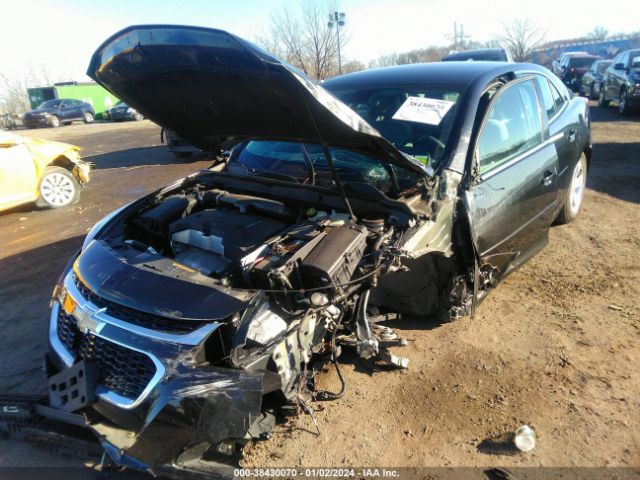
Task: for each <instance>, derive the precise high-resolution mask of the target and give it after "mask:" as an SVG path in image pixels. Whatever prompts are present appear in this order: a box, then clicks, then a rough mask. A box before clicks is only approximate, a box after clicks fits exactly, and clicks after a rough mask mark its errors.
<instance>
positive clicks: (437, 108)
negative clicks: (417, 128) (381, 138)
mask: <svg viewBox="0 0 640 480" xmlns="http://www.w3.org/2000/svg"><path fill="white" fill-rule="evenodd" d="M454 104H455V102H450V101H448V100H436V99H435V98H422V97H409V98H407V99H406V100H405V101H404V103H403V104H402V106H401V107H400V108H399V109H398V111H397V112H396V113H394V114H393V117H392V118H393V119H394V120H406V121H408V122H418V123H426V124H428V125H440V122H441V121H442V119H443V118H444V116H445V115H446V114H447V112H448V111H449V110H450V109H451V107H453V105H454Z"/></svg>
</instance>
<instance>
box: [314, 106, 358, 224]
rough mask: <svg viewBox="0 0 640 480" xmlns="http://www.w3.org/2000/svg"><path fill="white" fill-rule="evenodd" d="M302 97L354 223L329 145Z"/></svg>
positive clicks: (332, 174) (356, 219) (355, 218)
mask: <svg viewBox="0 0 640 480" xmlns="http://www.w3.org/2000/svg"><path fill="white" fill-rule="evenodd" d="M302 98H303V99H304V104H305V106H306V107H307V112H308V113H309V117H310V118H311V123H313V128H314V129H315V131H316V134H317V135H318V140H319V141H320V144H321V145H322V152H323V153H324V157H325V158H326V159H327V164H328V165H329V170H331V176H332V177H333V179H334V180H335V182H336V186H337V187H338V192H340V196H341V197H342V200H343V201H344V206H345V207H346V208H347V212H349V218H351V222H352V223H356V222H357V221H358V218H357V217H356V216H355V214H354V213H353V209H352V208H351V203H350V202H349V198H348V197H347V193H346V192H345V191H344V187H343V186H342V182H340V176H339V175H338V171H337V170H336V166H335V165H334V164H333V157H332V156H331V152H330V151H329V146H328V145H327V143H326V142H325V141H324V140H323V139H322V135H321V134H320V129H319V128H318V124H317V123H316V119H315V117H314V116H313V114H312V113H311V108H309V103H308V102H307V98H306V97H305V96H304V95H302Z"/></svg>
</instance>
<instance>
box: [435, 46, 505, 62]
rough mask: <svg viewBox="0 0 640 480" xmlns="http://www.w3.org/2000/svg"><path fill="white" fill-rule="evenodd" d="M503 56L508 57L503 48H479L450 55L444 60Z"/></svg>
mask: <svg viewBox="0 0 640 480" xmlns="http://www.w3.org/2000/svg"><path fill="white" fill-rule="evenodd" d="M495 54H498V55H503V56H506V52H505V50H504V49H503V48H477V49H474V50H462V51H460V52H454V53H450V54H449V55H447V56H446V57H444V58H443V59H449V60H455V59H456V58H464V59H467V58H468V57H473V56H476V55H477V56H482V55H495Z"/></svg>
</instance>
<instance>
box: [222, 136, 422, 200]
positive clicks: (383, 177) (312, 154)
mask: <svg viewBox="0 0 640 480" xmlns="http://www.w3.org/2000/svg"><path fill="white" fill-rule="evenodd" d="M329 153H330V155H331V159H332V161H333V164H334V166H335V167H336V171H337V173H338V176H339V177H340V180H341V181H342V182H343V183H349V182H360V183H367V184H369V185H372V186H374V187H376V188H377V189H378V190H380V191H381V192H383V193H387V194H394V193H400V192H402V191H404V190H407V189H408V188H410V187H412V186H413V185H415V183H416V181H417V180H418V178H419V176H418V175H417V174H416V173H414V172H409V171H407V170H404V169H402V168H399V167H395V166H392V165H390V164H388V163H387V162H385V161H383V160H381V159H377V158H374V157H370V156H367V155H364V154H361V153H358V152H354V151H351V150H348V149H344V148H329ZM226 171H227V172H229V173H233V174H238V175H258V176H263V177H268V178H275V179H277V180H285V181H292V182H297V183H303V184H307V185H319V186H327V187H331V186H333V184H334V183H335V182H334V181H333V176H332V175H331V171H330V169H329V165H328V162H327V159H326V156H325V154H324V151H323V148H322V146H321V145H318V144H309V143H304V144H303V143H297V142H280V141H250V142H246V143H243V144H241V145H240V146H238V147H236V148H235V149H234V150H233V152H232V154H231V157H230V159H229V162H228V163H227V168H226Z"/></svg>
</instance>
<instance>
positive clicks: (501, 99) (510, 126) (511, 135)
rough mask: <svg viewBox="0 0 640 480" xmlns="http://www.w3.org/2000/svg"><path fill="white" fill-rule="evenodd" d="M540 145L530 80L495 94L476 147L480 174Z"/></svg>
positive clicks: (536, 108)
mask: <svg viewBox="0 0 640 480" xmlns="http://www.w3.org/2000/svg"><path fill="white" fill-rule="evenodd" d="M541 142H542V122H541V120H540V111H539V109H538V101H537V97H536V94H535V89H534V86H533V82H532V80H524V81H521V82H519V83H516V84H515V85H512V86H509V87H506V88H505V90H503V91H500V92H498V96H497V97H496V99H495V101H494V103H493V105H492V106H491V108H490V110H489V112H488V114H487V116H486V117H485V121H484V124H483V127H482V130H481V132H480V136H479V137H478V142H477V144H476V152H477V161H478V164H479V170H480V174H483V173H486V172H489V171H490V170H493V169H494V168H496V167H498V166H500V165H502V164H504V163H506V162H508V161H509V160H512V159H513V158H515V157H517V156H518V155H520V154H522V153H524V152H526V151H527V150H529V149H531V148H532V147H535V146H536V145H538V144H540V143H541Z"/></svg>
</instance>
